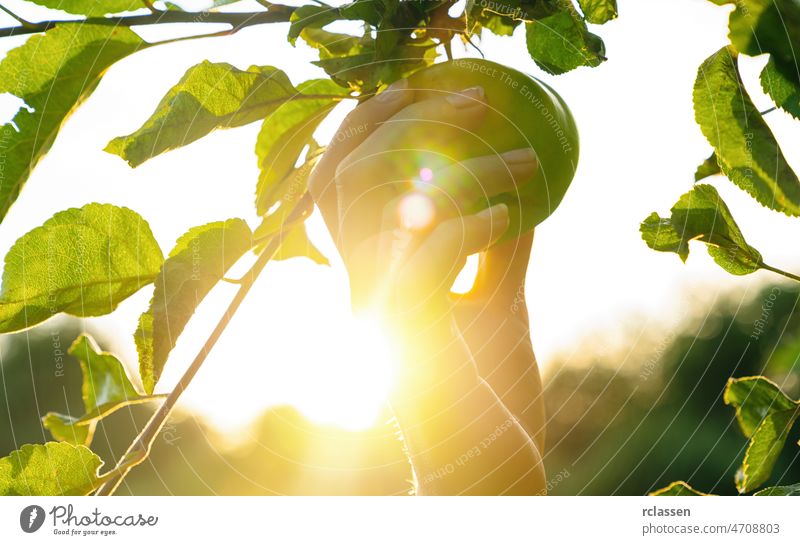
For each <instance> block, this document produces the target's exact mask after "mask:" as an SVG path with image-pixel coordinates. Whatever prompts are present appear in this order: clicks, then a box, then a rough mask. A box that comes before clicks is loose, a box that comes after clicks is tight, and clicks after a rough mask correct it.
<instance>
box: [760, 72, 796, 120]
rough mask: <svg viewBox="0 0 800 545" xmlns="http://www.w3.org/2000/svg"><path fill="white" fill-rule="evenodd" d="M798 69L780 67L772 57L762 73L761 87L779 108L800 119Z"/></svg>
mask: <svg viewBox="0 0 800 545" xmlns="http://www.w3.org/2000/svg"><path fill="white" fill-rule="evenodd" d="M797 70H798V69H797V67H796V66H795V67H793V68H788V67H786V68H784V67H779V66H778V65H777V63H776V62H775V59H774V58H772V57H770V59H769V61H768V62H767V65H766V66H765V67H764V70H762V71H761V87H762V88H763V89H764V92H765V93H767V94H768V95H769V96H770V97H771V98H772V100H774V101H775V104H776V105H777V106H778V108H781V109H782V110H784V111H785V112H786V113H788V114H790V115H791V116H792V117H794V118H795V119H800V75H798V72H797Z"/></svg>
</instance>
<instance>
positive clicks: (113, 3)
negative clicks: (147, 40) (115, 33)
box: [30, 0, 145, 17]
mask: <svg viewBox="0 0 800 545" xmlns="http://www.w3.org/2000/svg"><path fill="white" fill-rule="evenodd" d="M30 1H31V2H33V3H34V4H39V5H40V6H44V7H46V8H50V9H60V10H62V11H66V12H67V13H74V14H75V15H88V16H90V17H99V16H102V15H106V14H108V13H121V12H123V11H133V10H137V9H141V8H144V7H145V4H144V2H143V1H142V0H30Z"/></svg>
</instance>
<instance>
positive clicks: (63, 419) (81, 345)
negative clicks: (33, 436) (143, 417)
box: [42, 334, 153, 446]
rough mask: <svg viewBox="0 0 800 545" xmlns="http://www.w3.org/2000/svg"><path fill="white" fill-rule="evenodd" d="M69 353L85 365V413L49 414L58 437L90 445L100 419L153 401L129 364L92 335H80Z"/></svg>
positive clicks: (47, 421)
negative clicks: (138, 386) (129, 371)
mask: <svg viewBox="0 0 800 545" xmlns="http://www.w3.org/2000/svg"><path fill="white" fill-rule="evenodd" d="M69 353H70V355H72V356H74V357H75V358H77V359H78V361H79V362H80V365H81V372H82V375H83V386H82V388H81V392H82V397H83V407H84V414H83V415H82V416H80V417H75V416H71V415H62V414H58V413H54V412H50V413H47V415H45V417H44V418H43V419H42V421H43V423H44V427H45V428H47V429H48V430H50V433H51V434H52V435H53V437H54V438H56V439H58V440H61V441H68V442H71V443H77V444H84V445H87V446H88V444H89V443H91V440H92V435H93V433H94V429H95V426H96V423H97V421H98V420H99V419H101V418H104V417H106V416H108V415H109V414H111V413H113V412H114V411H117V410H119V409H121V408H123V407H126V406H128V405H134V404H139V403H145V402H147V401H152V400H153V398H152V397H150V396H142V395H141V394H140V393H139V392H138V391H137V390H136V388H135V387H134V386H133V384H132V383H131V381H130V379H129V378H128V374H127V372H126V370H125V366H123V365H122V363H121V362H120V361H119V360H118V359H117V358H116V356H114V355H113V354H110V353H108V352H101V351H100V349H99V348H98V347H97V345H96V344H95V343H94V341H93V340H92V339H91V338H90V337H89V336H88V335H85V334H84V335H81V336H80V337H78V338H77V339H76V340H75V342H74V343H73V344H72V346H71V347H70V349H69Z"/></svg>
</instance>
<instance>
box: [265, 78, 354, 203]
mask: <svg viewBox="0 0 800 545" xmlns="http://www.w3.org/2000/svg"><path fill="white" fill-rule="evenodd" d="M297 89H298V90H299V91H300V93H302V94H305V95H329V96H332V97H336V96H340V97H345V96H347V91H346V90H345V89H342V88H341V87H340V86H338V85H336V84H335V83H333V82H332V81H330V80H327V79H325V80H323V79H318V80H310V81H306V82H304V83H301V84H299V85H298V86H297ZM336 104H337V100H336V99H335V98H321V99H317V100H293V101H291V102H287V103H285V104H283V105H281V106H280V107H279V108H278V109H277V110H276V111H275V112H274V113H273V114H271V115H270V116H268V117H267V118H266V119H265V120H264V124H263V125H262V126H261V132H259V134H258V140H257V141H256V155H257V157H258V164H259V169H260V173H259V177H258V186H257V188H256V209H257V211H258V214H259V215H260V216H263V215H264V214H266V213H267V211H268V210H269V209H270V207H271V206H272V205H273V204H275V203H276V202H278V201H280V200H281V198H282V195H283V194H285V193H286V192H288V191H293V190H294V191H305V188H304V187H303V188H302V189H298V188H294V187H287V186H286V184H282V183H281V181H284V180H287V179H288V180H291V177H290V176H289V174H290V172H291V170H292V169H293V168H294V165H295V163H296V162H297V159H298V157H299V156H300V153H301V152H302V150H303V148H304V147H305V146H306V145H307V144H308V142H309V141H310V140H311V136H312V135H313V134H314V131H315V130H316V129H317V127H318V126H319V124H320V123H321V122H322V120H323V119H325V116H326V115H328V113H329V112H330V111H331V110H332V109H333V107H334V106H335V105H336Z"/></svg>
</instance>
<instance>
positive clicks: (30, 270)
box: [0, 203, 164, 333]
mask: <svg viewBox="0 0 800 545" xmlns="http://www.w3.org/2000/svg"><path fill="white" fill-rule="evenodd" d="M163 259H164V258H163V255H162V253H161V249H160V248H159V246H158V243H157V242H156V240H155V238H153V233H151V232H150V227H149V226H148V225H147V222H146V221H145V220H143V219H142V218H141V216H139V214H137V213H136V212H134V211H132V210H130V209H128V208H121V207H118V206H114V205H111V204H98V203H92V204H87V205H85V206H83V207H82V208H70V209H68V210H64V211H62V212H58V213H57V214H55V215H54V216H53V217H52V218H50V219H49V220H47V221H46V222H45V223H44V224H43V225H42V226H41V227H37V228H35V229H33V230H32V231H30V232H28V233H27V234H25V235H23V236H22V237H21V238H20V239H19V240H17V242H16V243H14V246H12V247H11V249H10V250H9V252H8V254H6V258H5V269H4V270H3V286H2V290H0V333H8V332H10V331H18V330H21V329H25V328H28V327H32V326H34V325H36V324H38V323H40V322H43V321H44V320H47V319H48V318H50V317H52V316H54V315H56V314H58V313H59V312H66V313H68V314H72V315H74V316H100V315H103V314H108V313H109V312H112V311H113V310H114V309H115V308H117V305H119V304H120V303H121V302H122V301H123V300H125V299H126V298H127V297H129V296H131V295H133V294H134V293H135V292H137V291H138V290H139V289H140V288H141V287H142V286H145V285H146V284H149V283H150V282H152V281H153V279H154V278H155V276H156V274H158V270H159V268H160V267H161V263H162V262H163Z"/></svg>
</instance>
